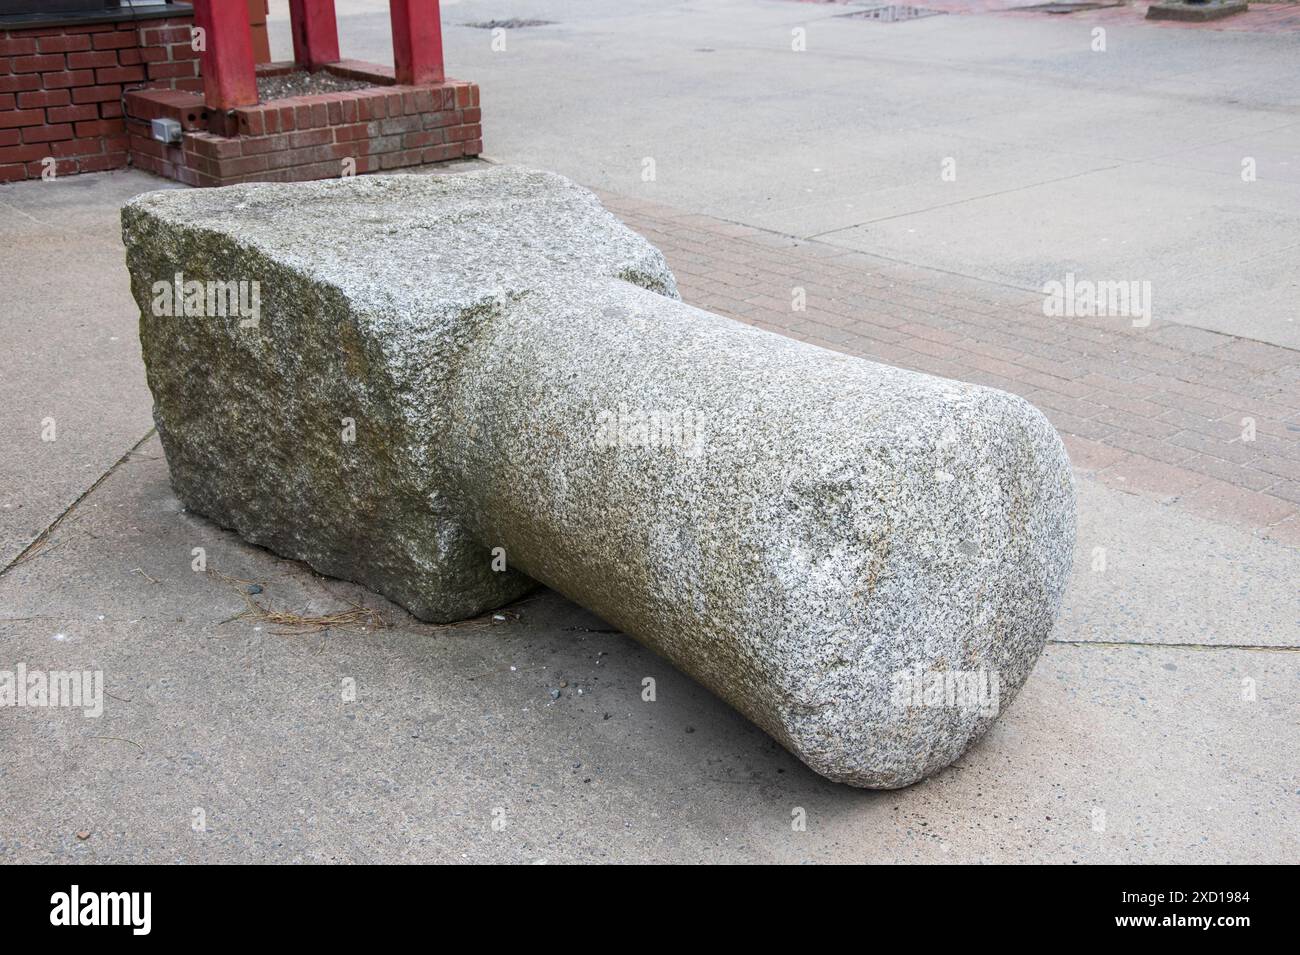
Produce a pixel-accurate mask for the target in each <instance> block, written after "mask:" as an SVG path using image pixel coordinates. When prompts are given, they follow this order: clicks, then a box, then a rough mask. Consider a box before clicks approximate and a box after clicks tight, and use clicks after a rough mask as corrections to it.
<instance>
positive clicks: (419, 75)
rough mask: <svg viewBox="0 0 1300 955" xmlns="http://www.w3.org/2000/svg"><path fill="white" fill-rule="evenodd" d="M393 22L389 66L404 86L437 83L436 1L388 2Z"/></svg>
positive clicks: (439, 24) (439, 20)
mask: <svg viewBox="0 0 1300 955" xmlns="http://www.w3.org/2000/svg"><path fill="white" fill-rule="evenodd" d="M388 12H389V15H390V16H391V18H392V21H393V64H394V66H396V68H397V82H399V83H402V84H404V85H407V86H419V85H424V84H428V83H441V82H442V81H443V79H444V72H443V66H442V15H441V13H440V12H439V10H438V0H389V4H388Z"/></svg>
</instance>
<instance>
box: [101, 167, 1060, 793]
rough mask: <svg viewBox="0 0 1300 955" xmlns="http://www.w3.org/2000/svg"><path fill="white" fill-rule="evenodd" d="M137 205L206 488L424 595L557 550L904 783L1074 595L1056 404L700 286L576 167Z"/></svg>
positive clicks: (163, 393) (558, 573) (990, 695)
mask: <svg viewBox="0 0 1300 955" xmlns="http://www.w3.org/2000/svg"><path fill="white" fill-rule="evenodd" d="M123 230H124V236H125V239H126V245H127V256H128V263H129V266H130V269H131V275H132V284H133V289H134V292H135V296H136V299H137V301H138V302H139V304H140V307H141V342H142V345H143V348H144V355H145V361H146V365H147V368H148V376H149V385H150V387H151V388H152V390H153V394H154V397H155V402H156V404H155V419H156V421H157V423H158V430H159V433H160V435H161V438H162V441H163V446H164V448H165V450H166V453H167V459H168V464H169V466H170V469H171V475H172V482H173V485H174V486H175V488H176V491H177V493H178V495H179V496H180V498H181V499H182V501H183V502H184V503H185V504H186V506H187V507H189V508H190V509H192V510H194V511H196V512H198V513H201V514H204V515H207V516H208V517H210V518H212V519H213V520H214V521H216V522H218V523H220V524H222V525H223V526H226V527H231V528H234V529H235V530H237V531H238V532H239V533H240V534H241V535H243V536H244V537H245V538H246V539H248V540H250V541H252V542H254V543H257V544H261V545H263V546H265V547H268V548H270V549H272V550H274V551H276V552H277V553H281V554H283V555H285V556H288V557H293V558H297V559H301V560H304V561H306V562H307V563H309V564H310V565H311V566H312V567H314V568H316V569H317V570H319V571H321V572H323V573H327V574H331V575H334V576H337V577H343V578H347V579H351V580H356V581H359V582H361V583H363V584H365V585H366V586H368V587H370V588H372V589H374V590H377V591H379V592H381V593H383V594H385V595H386V596H388V597H390V598H391V599H393V600H394V601H396V602H398V603H400V604H401V605H402V606H404V607H406V608H408V609H409V610H410V611H411V612H412V613H414V614H415V615H416V616H418V617H421V618H422V619H426V620H435V621H450V620H457V619H462V618H465V617H469V616H473V615H475V614H478V613H481V612H483V611H486V610H490V609H492V608H495V607H498V606H500V605H502V604H504V603H507V602H509V601H510V600H513V599H515V598H516V597H518V596H520V595H521V594H523V593H525V592H526V591H527V590H528V589H529V588H531V587H533V586H535V582H538V581H540V582H541V583H544V584H546V585H547V586H550V587H553V588H554V589H556V590H558V591H560V592H561V593H563V594H565V595H566V596H568V597H570V598H572V599H573V600H575V601H577V602H578V603H581V604H583V605H584V606H586V607H588V608H589V609H591V610H593V611H594V612H596V613H598V614H599V615H601V616H602V617H604V618H605V619H607V620H608V621H610V622H611V623H613V624H615V625H617V626H619V627H620V628H622V629H623V630H625V631H626V632H628V633H629V634H631V635H633V636H634V637H636V638H637V639H638V640H640V641H642V642H643V643H645V644H647V645H648V646H650V647H651V648H653V649H654V650H656V651H657V652H659V653H660V654H662V655H663V656H665V657H667V658H668V659H669V660H671V661H672V662H673V663H675V664H676V665H677V666H679V667H680V668H682V669H683V670H685V671H686V672H687V673H689V674H691V675H692V676H693V677H694V678H695V679H697V680H699V681H700V682H701V683H703V684H704V685H706V686H707V687H709V688H710V689H711V690H713V691H714V692H716V693H718V694H719V695H720V696H722V697H724V698H725V699H726V700H728V701H729V702H730V703H731V704H733V705H734V706H736V707H737V708H738V709H739V710H741V711H742V712H743V713H745V714H746V715H747V716H748V717H749V718H750V719H752V720H754V721H755V722H756V723H758V724H759V725H760V726H762V727H763V728H764V729H765V730H766V731H767V732H769V733H770V734H772V735H773V736H774V737H775V738H776V739H778V740H780V741H781V742H782V743H783V744H784V745H786V746H787V747H789V749H790V750H791V751H793V752H794V753H795V754H796V755H798V756H799V758H801V759H802V760H804V762H806V763H807V764H808V765H809V766H811V767H812V768H813V769H815V770H817V771H818V772H820V773H822V774H823V775H825V776H828V777H829V778H831V779H835V780H840V781H843V782H847V783H851V784H854V785H860V786H882V787H893V786H901V785H906V784H907V783H910V782H913V781H915V780H917V779H919V778H921V777H923V776H925V775H927V774H929V773H931V772H934V771H935V770H937V769H939V768H941V767H943V766H945V765H947V764H948V763H950V762H951V761H952V760H954V759H956V758H957V757H958V756H959V755H960V754H961V753H962V752H963V751H964V750H965V748H966V747H967V746H968V745H969V744H970V743H971V742H972V741H973V740H974V739H975V738H977V737H978V736H979V735H980V734H981V733H982V732H983V731H984V730H985V729H987V727H988V726H989V725H990V723H991V722H992V720H993V719H994V718H995V717H996V715H997V712H998V711H999V709H1000V707H1002V706H1005V705H1006V704H1007V703H1008V702H1009V701H1010V699H1011V698H1012V697H1013V696H1014V695H1015V693H1016V692H1017V691H1018V690H1019V688H1020V686H1021V685H1022V684H1023V682H1024V680H1025V679H1026V677H1027V676H1028V674H1029V671H1030V669H1031V668H1032V667H1033V664H1034V661H1035V660H1036V659H1037V657H1038V654H1039V652H1040V650H1041V648H1042V645H1043V643H1044V641H1045V639H1046V637H1047V634H1048V632H1049V630H1050V628H1051V625H1052V622H1053V619H1054V617H1055V614H1056V612H1057V609H1058V606H1059V603H1060V598H1061V593H1062V590H1063V588H1064V586H1065V581H1066V578H1067V575H1068V570H1069V565H1070V555H1071V551H1072V545H1073V536H1074V494H1073V485H1072V479H1071V474H1070V469H1069V463H1068V461H1067V459H1066V456H1065V453H1064V450H1063V448H1062V446H1061V442H1060V440H1059V438H1058V437H1057V435H1056V433H1055V431H1053V429H1052V427H1051V426H1050V425H1049V424H1048V422H1047V421H1046V419H1045V418H1044V417H1043V416H1042V415H1041V414H1040V413H1039V412H1038V411H1037V410H1035V409H1034V408H1033V407H1032V406H1031V405H1029V404H1028V403H1026V402H1025V401H1023V400H1022V399H1020V398H1017V397H1015V396H1013V395H1010V394H1006V393H1004V392H1000V391H995V390H992V389H988V388H982V387H978V386H974V385H968V384H962V383H959V382H955V381H948V380H944V379H940V378H934V377H930V376H927V375H921V374H916V373H912V372H908V371H902V370H899V369H896V368H891V367H888V366H885V365H879V364H875V363H872V362H868V361H863V360H861V359H857V358H853V357H850V356H846V355H841V354H837V353H833V352H829V351H826V350H824V349H821V348H817V347H814V346H811V345H807V344H802V343H799V342H796V341H793V340H791V339H787V338H784V337H780V336H776V335H771V334H767V333H765V332H762V331H758V330H756V329H753V328H751V327H748V326H745V325H742V324H739V323H737V322H734V321H731V320H729V319H725V318H721V317H719V316H716V315H712V314H710V313H708V312H704V311H701V310H700V309H696V308H692V307H691V306H689V305H686V304H684V303H682V302H681V301H680V300H679V298H678V296H677V291H676V284H675V282H674V279H673V276H672V274H671V273H670V272H669V270H668V268H667V266H666V264H665V262H664V259H663V256H662V255H661V254H660V253H659V252H658V251H657V250H656V249H655V248H654V247H653V246H651V245H650V244H649V243H648V242H646V241H645V240H644V239H642V238H640V237H639V236H637V235H635V234H634V233H632V232H631V231H629V230H628V229H627V228H625V227H624V226H623V225H622V224H620V223H619V222H618V221H617V220H616V219H614V217H613V216H611V215H610V214H609V213H608V212H606V211H605V210H604V209H602V208H601V206H600V205H599V203H598V202H597V201H596V199H595V198H594V197H593V196H592V195H591V194H590V193H588V192H586V191H585V190H583V189H580V188H579V187H577V186H575V185H574V184H572V183H570V182H568V181H567V180H565V179H563V178H561V177H558V176H555V175H551V174H547V173H541V172H533V171H527V170H518V169H511V168H496V169H492V170H489V171H486V172H481V173H472V174H467V175H463V176H438V177H434V176H391V177H365V178H357V179H350V180H336V181H329V182H315V183H306V184H299V185H293V186H280V185H270V184H260V185H249V186H235V187H229V188H225V189H214V190H202V191H185V192H177V191H167V192H157V193H151V194H148V195H145V196H141V197H139V198H138V199H136V200H133V201H132V202H131V203H130V204H129V205H128V206H127V207H126V208H125V209H124V210H123ZM241 282H242V283H245V285H244V286H240V285H239V283H241ZM252 283H256V285H255V286H254V285H253V284H252ZM214 287H216V288H218V290H220V289H226V290H227V291H228V292H229V294H230V295H231V296H234V294H235V291H236V290H239V289H244V290H245V292H246V294H245V295H244V298H242V299H238V298H234V299H232V300H234V301H235V302H236V303H237V304H238V305H242V306H243V307H242V308H240V307H227V308H224V309H223V308H221V307H220V306H221V298H220V294H218V295H217V296H216V299H217V300H216V302H215V306H216V307H215V308H213V307H211V306H213V305H214V303H213V302H212V301H209V300H208V298H207V297H205V296H206V295H207V293H208V292H209V291H210V290H211V289H212V288H214ZM178 290H179V294H177V292H178ZM254 292H256V296H254V294H253V293H254ZM200 298H202V302H201V305H202V307H201V308H196V309H194V310H193V311H194V312H195V314H192V315H191V314H185V312H186V309H184V308H178V307H177V305H178V303H185V302H187V301H188V302H190V303H191V304H199V299H200ZM254 303H255V305H256V307H254ZM178 311H180V312H181V313H182V314H179V315H178V314H176V313H177V312H178ZM222 311H224V312H225V313H226V314H225V315H221V314H213V313H214V312H218V313H219V312H222ZM232 312H233V314H232ZM254 312H256V313H257V314H256V315H254V314H253V313H254ZM503 554H504V559H505V563H506V566H507V568H508V569H506V570H504V571H502V570H500V566H501V557H502V555H503Z"/></svg>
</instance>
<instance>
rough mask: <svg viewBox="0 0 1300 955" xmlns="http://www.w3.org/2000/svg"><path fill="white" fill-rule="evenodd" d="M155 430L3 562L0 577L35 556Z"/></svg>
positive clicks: (151, 429) (152, 429)
mask: <svg viewBox="0 0 1300 955" xmlns="http://www.w3.org/2000/svg"><path fill="white" fill-rule="evenodd" d="M157 430H158V429H157V428H150V429H149V430H148V432H146V433H145V436H144V437H143V438H141V439H140V440H139V441H137V442H136V443H135V444H133V445H131V447H130V448H128V449H127V451H126V453H125V454H123V455H122V456H121V457H120V458H118V459H117V460H116V461H115V462H113V465H112V466H111V467H110V468H109V469H108V470H107V471H105V472H104V473H103V474H101V475H100V476H99V477H97V478H96V479H95V481H94V483H93V484H91V485H90V487H88V488H86V489H85V490H84V491H82V492H81V493H80V494H78V495H77V499H76V500H75V501H73V502H72V503H71V504H69V505H68V506H67V507H66V508H65V509H64V510H63V511H62V512H61V513H60V514H59V516H58V517H56V518H55V519H54V520H52V521H51V522H50V524H49V526H48V527H46V528H45V530H43V531H41V532H40V533H39V534H37V535H36V537H35V538H34V539H33V540H32V542H31V543H30V544H28V545H27V546H26V547H24V548H23V549H22V551H21V552H20V553H19V554H18V556H17V557H15V558H14V559H13V560H11V561H10V562H9V563H7V564H5V566H4V567H3V568H0V577H3V576H4V575H5V574H7V573H9V571H11V570H13V569H14V568H15V567H17V566H18V565H19V564H21V563H23V562H24V561H26V560H29V559H31V558H32V557H33V556H35V553H36V551H37V550H39V549H40V548H41V547H42V546H43V545H44V544H45V542H46V541H48V540H49V539H50V535H51V534H53V533H54V531H55V529H56V528H57V527H58V526H59V525H60V524H62V523H63V520H64V518H66V517H67V516H68V515H69V514H71V513H72V512H73V511H75V510H76V509H77V506H78V505H79V504H81V502H82V501H84V500H85V499H86V498H87V497H89V496H90V495H91V494H93V493H95V491H96V490H98V488H99V486H100V485H101V484H103V483H104V482H105V481H107V480H108V479H109V477H111V476H112V475H113V474H114V473H115V472H116V471H117V469H118V468H120V467H121V466H122V465H123V464H125V463H126V462H127V461H128V460H129V459H130V457H131V455H133V454H135V452H136V451H138V450H139V449H140V448H141V447H142V446H143V445H144V443H145V442H146V441H148V440H149V439H150V438H152V437H153V436H154V434H155V432H156V431H157Z"/></svg>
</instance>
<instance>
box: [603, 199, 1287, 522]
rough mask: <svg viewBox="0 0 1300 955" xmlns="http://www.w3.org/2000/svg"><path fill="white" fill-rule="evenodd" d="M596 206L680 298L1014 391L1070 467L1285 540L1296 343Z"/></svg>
mask: <svg viewBox="0 0 1300 955" xmlns="http://www.w3.org/2000/svg"><path fill="white" fill-rule="evenodd" d="M602 199H603V200H604V202H605V204H606V205H607V206H608V207H609V208H610V209H611V210H613V211H614V212H615V213H616V214H618V215H619V216H620V217H621V218H622V219H623V220H624V221H625V222H627V224H628V225H629V226H631V227H632V228H633V229H635V230H636V231H637V232H640V233H641V234H642V235H644V236H646V237H647V238H648V239H650V241H652V242H654V243H655V244H656V245H657V246H659V248H660V249H662V250H663V252H664V254H665V255H666V256H667V258H668V263H669V265H670V266H671V267H672V269H673V271H674V273H676V275H677V279H678V283H679V285H680V287H681V292H682V297H683V298H684V299H685V300H686V301H687V302H690V303H691V304H693V305H698V306H700V307H702V308H707V309H709V310H710V311H714V312H718V313H720V314H723V315H728V316H731V317H732V318H736V319H739V320H740V321H743V322H748V323H749V324H752V325H756V326H759V327H762V328H766V329H768V330H770V331H774V332H779V333H781V334H783V335H789V336H791V337H794V338H799V339H803V340H806V341H811V342H815V343H817V344H819V345H823V346H825V347H827V348H833V349H836V350H838V351H843V352H847V353H850V354H854V355H860V356H862V357H864V358H872V359H875V360H878V361H882V362H887V363H889V364H891V365H897V366H900V367H904V368H911V369H914V370H917V371H925V372H930V373H932V374H936V375H943V376H945V377H949V378H956V379H960V380H963V381H972V382H977V383H979V384H984V385H991V386H993V387H996V388H1002V389H1005V390H1007V391H1011V392H1014V393H1016V394H1019V395H1022V396H1023V397H1025V398H1027V399H1028V400H1029V401H1031V402H1033V403H1034V404H1035V405H1037V406H1038V407H1039V408H1041V409H1042V410H1043V411H1044V412H1045V413H1046V414H1047V416H1048V417H1049V418H1050V419H1051V421H1052V423H1053V424H1054V425H1055V426H1056V428H1057V430H1059V431H1060V432H1061V435H1062V437H1063V438H1064V439H1065V443H1066V447H1067V448H1068V450H1069V452H1070V458H1071V460H1072V461H1073V462H1074V465H1075V466H1076V467H1077V468H1080V469H1083V470H1086V471H1091V472H1095V474H1096V475H1097V477H1098V478H1099V479H1100V480H1102V481H1104V482H1106V483H1107V484H1110V485H1112V486H1114V487H1118V488H1121V489H1124V490H1128V491H1133V492H1138V493H1146V494H1153V495H1157V496H1160V497H1163V498H1168V499H1176V500H1177V502H1178V504H1179V505H1180V506H1184V507H1187V508H1189V509H1191V510H1193V511H1195V512H1196V513H1199V514H1202V515H1204V516H1207V517H1211V518H1214V519H1217V520H1226V521H1230V522H1232V523H1244V524H1248V525H1250V526H1252V527H1255V528H1264V529H1266V531H1267V533H1268V534H1269V535H1270V536H1273V537H1277V538H1280V539H1283V540H1286V541H1290V542H1294V543H1300V352H1296V351H1292V350H1290V349H1286V348H1280V347H1277V346H1273V345H1267V344H1262V343H1259V342H1253V341H1248V340H1245V339H1240V338H1234V337H1232V336H1228V335H1220V334H1217V333H1215V332H1209V331H1202V330H1201V329H1196V328H1190V327H1187V326H1182V325H1175V324H1172V323H1168V322H1161V321H1159V319H1155V320H1153V321H1152V323H1151V325H1150V326H1149V327H1147V328H1143V329H1136V328H1132V327H1131V323H1130V321H1129V320H1128V319H1120V318H1103V319H1085V318H1048V317H1046V316H1044V315H1043V309H1042V303H1043V296H1042V294H1041V293H1038V292H1032V291H1027V290H1023V289H1017V288H1010V287H1007V286H1001V285H994V284H990V283H985V282H980V281H977V280H973V279H968V278H965V277H962V276H956V275H951V274H948V273H943V272H938V271H935V270H931V269H922V268H916V267H913V266H909V265H904V264H900V263H896V262H892V261H889V260H886V259H882V258H878V257H875V256H871V255H865V254H861V253H857V252H851V251H848V250H844V249H840V248H838V247H836V246H832V245H827V244H825V243H820V242H810V241H803V240H798V239H794V238H791V237H788V236H782V235H777V234H775V233H771V232H766V231H763V230H760V229H755V228H751V227H748V226H743V225H737V224H735V223H730V222H726V221H723V220H721V219H714V218H711V217H709V216H704V215H697V214H692V213H686V212H683V211H680V210H677V209H673V208H671V207H668V206H664V205H660V204H657V203H652V202H648V201H645V200H641V199H633V198H629V197H626V196H618V195H611V194H604V195H602ZM796 289H802V290H803V292H804V295H805V296H806V309H805V310H803V311H796V310H795V309H794V307H793V305H794V301H795V296H796ZM1252 422H1253V427H1254V437H1253V440H1252V439H1250V438H1249V432H1248V428H1249V426H1250V425H1251V423H1252Z"/></svg>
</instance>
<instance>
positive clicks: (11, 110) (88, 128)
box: [0, 17, 203, 182]
mask: <svg viewBox="0 0 1300 955" xmlns="http://www.w3.org/2000/svg"><path fill="white" fill-rule="evenodd" d="M190 22H191V21H190V18H189V17H170V18H167V19H158V20H134V21H125V22H121V23H98V24H77V25H69V26H64V27H42V28H39V29H32V30H0V182H12V181H14V180H17V179H34V178H39V177H40V175H41V173H42V172H43V171H44V170H46V169H47V168H48V169H53V170H54V172H55V173H56V174H57V175H60V176H63V175H67V174H69V173H78V172H99V171H102V170H105V169H116V168H118V167H121V166H125V165H126V163H127V152H128V138H127V129H126V123H125V122H124V119H123V116H122V93H123V90H124V89H134V88H143V87H151V88H152V87H170V88H173V89H183V90H197V91H201V90H202V88H203V81H202V80H201V79H199V64H198V54H197V53H195V52H194V51H193V50H192V49H191V48H190Z"/></svg>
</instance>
